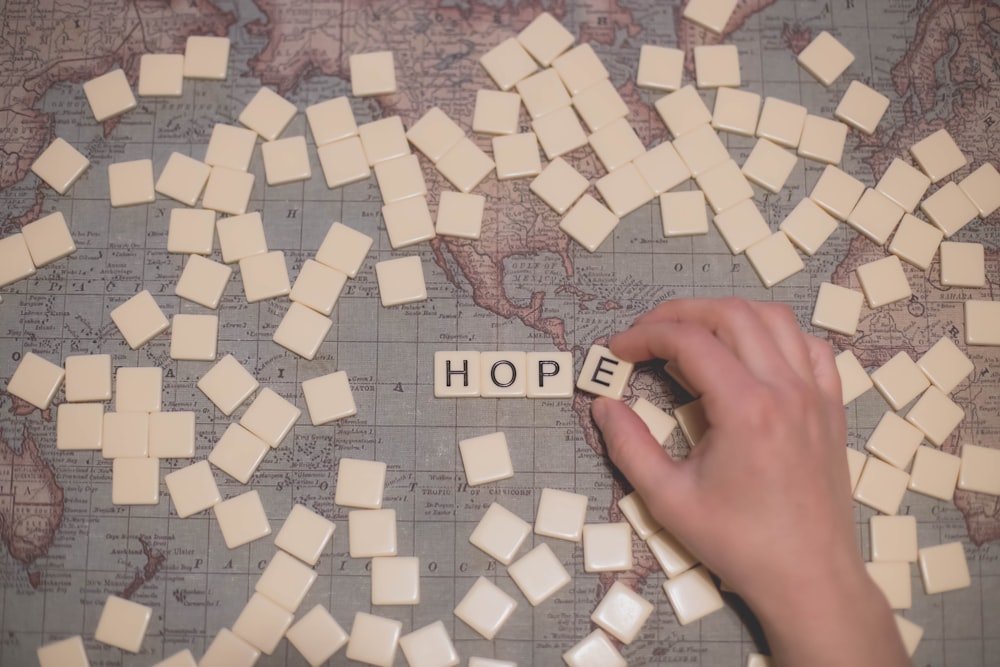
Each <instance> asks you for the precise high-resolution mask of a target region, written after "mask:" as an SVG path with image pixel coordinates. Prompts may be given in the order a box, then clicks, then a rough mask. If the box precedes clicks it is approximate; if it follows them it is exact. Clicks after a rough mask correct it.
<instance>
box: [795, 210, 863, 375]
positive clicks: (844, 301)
mask: <svg viewBox="0 0 1000 667" xmlns="http://www.w3.org/2000/svg"><path fill="white" fill-rule="evenodd" d="M806 201H808V200H806ZM863 303H864V294H862V293H861V292H857V291H855V290H852V289H848V288H846V287H841V286H840V285H834V284H833V283H822V284H820V286H819V293H818V294H817V296H816V307H815V308H814V309H813V315H812V325H813V326H814V327H820V328H823V329H827V330H828V331H834V332H836V333H839V334H843V335H845V336H853V335H854V334H855V333H856V332H857V330H858V320H859V319H860V317H861V306H862V304H863ZM880 391H881V390H880Z"/></svg>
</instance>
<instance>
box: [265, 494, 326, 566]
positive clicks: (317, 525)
mask: <svg viewBox="0 0 1000 667" xmlns="http://www.w3.org/2000/svg"><path fill="white" fill-rule="evenodd" d="M335 528H336V526H335V525H334V523H333V522H332V521H330V520H328V519H326V518H325V517H323V516H321V515H319V514H317V513H316V512H314V511H312V510H311V509H309V508H308V507H306V506H305V505H300V504H295V505H293V506H292V511H291V512H289V513H288V518H286V519H285V523H284V524H282V526H281V530H279V531H278V536H277V537H275V538H274V546H276V547H279V548H280V549H284V550H285V551H287V552H288V553H290V554H291V555H293V556H295V557H296V558H298V559H299V560H301V561H303V562H304V563H308V564H309V565H315V564H316V563H317V562H318V561H319V556H320V554H321V553H323V550H324V549H326V545H327V544H329V543H330V538H331V537H333V531H334V529H335Z"/></svg>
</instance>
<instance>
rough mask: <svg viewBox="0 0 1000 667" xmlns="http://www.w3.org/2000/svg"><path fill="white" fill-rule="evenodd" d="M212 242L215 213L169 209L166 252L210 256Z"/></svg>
mask: <svg viewBox="0 0 1000 667" xmlns="http://www.w3.org/2000/svg"><path fill="white" fill-rule="evenodd" d="M214 241H215V211H208V210H204V209H190V208H175V209H171V211H170V227H169V229H168V232H167V252H177V253H188V254H198V255H211V254H212V244H213V243H214Z"/></svg>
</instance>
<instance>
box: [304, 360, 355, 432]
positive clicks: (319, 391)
mask: <svg viewBox="0 0 1000 667" xmlns="http://www.w3.org/2000/svg"><path fill="white" fill-rule="evenodd" d="M302 394H303V396H304V397H305V399H306V406H307V407H308V408H309V418H310V421H312V425H313V426H319V425H321V424H329V423H330V422H332V421H337V420H340V419H344V418H345V417H350V416H352V415H355V414H357V412H358V408H357V406H356V405H355V404H354V396H353V395H352V394H351V386H350V384H349V382H348V379H347V373H345V372H344V371H337V372H335V373H330V374H328V375H321V376H319V377H314V378H311V379H309V380H306V381H305V382H303V383H302Z"/></svg>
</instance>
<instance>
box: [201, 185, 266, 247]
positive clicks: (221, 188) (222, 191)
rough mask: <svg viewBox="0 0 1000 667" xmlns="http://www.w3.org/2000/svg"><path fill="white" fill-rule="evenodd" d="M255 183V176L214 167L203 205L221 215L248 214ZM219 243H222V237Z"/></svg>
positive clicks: (202, 201) (202, 200) (206, 187)
mask: <svg viewBox="0 0 1000 667" xmlns="http://www.w3.org/2000/svg"><path fill="white" fill-rule="evenodd" d="M253 182H254V175H253V174H249V173H247V172H244V171H237V170H236V169H228V168H226V167H212V173H210V174H209V175H208V183H206V184H205V194H204V195H202V198H201V205H202V206H204V207H205V208H209V209H212V210H213V211H218V212H219V213H228V214H229V215H243V214H244V213H246V212H247V204H248V203H249V202H250V193H251V192H252V191H253ZM220 222H221V221H220ZM219 241H220V242H221V241H222V239H221V237H220V238H219Z"/></svg>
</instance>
